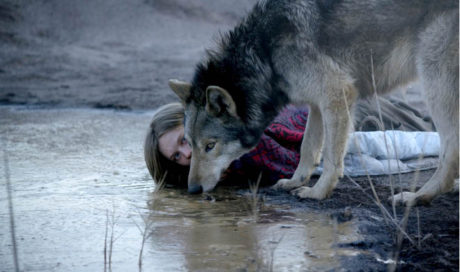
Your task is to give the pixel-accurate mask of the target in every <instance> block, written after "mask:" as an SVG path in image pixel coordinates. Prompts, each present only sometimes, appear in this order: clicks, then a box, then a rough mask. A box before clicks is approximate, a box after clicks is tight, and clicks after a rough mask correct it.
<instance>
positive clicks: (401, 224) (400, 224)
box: [343, 51, 423, 271]
mask: <svg viewBox="0 0 460 272" xmlns="http://www.w3.org/2000/svg"><path fill="white" fill-rule="evenodd" d="M370 61H371V77H372V78H371V79H372V87H373V91H374V99H375V101H376V104H377V111H378V114H379V118H378V119H377V118H375V119H377V120H375V119H373V121H374V122H376V123H377V124H378V127H379V128H381V130H382V131H383V130H384V129H385V128H384V126H383V117H382V110H381V107H380V103H379V100H378V96H377V87H376V83H375V73H374V61H373V57H372V51H371V59H370ZM343 95H344V99H345V103H346V106H347V111H348V114H349V118H350V120H352V119H351V118H352V117H351V111H350V109H349V105H348V104H347V100H346V95H345V91H344V90H343ZM355 141H356V139H355ZM384 142H385V147H386V150H387V152H388V153H389V152H390V151H389V150H390V148H389V145H388V141H387V138H386V134H385V133H384ZM393 143H394V141H393ZM355 145H356V147H357V149H358V153H359V154H358V155H359V156H360V157H361V158H362V154H361V153H360V150H359V145H358V144H357V143H356V142H355ZM393 149H394V150H395V156H396V159H398V157H399V155H398V149H397V148H396V145H395V146H393ZM419 159H423V152H422V154H421V155H420V158H419ZM361 165H362V167H363V168H364V170H365V172H366V177H367V180H368V182H369V186H370V188H371V191H372V195H369V194H368V193H366V191H365V190H364V188H362V187H361V186H360V185H359V184H358V183H357V182H356V181H354V180H353V179H352V178H351V177H349V176H347V178H348V179H349V180H350V181H351V182H352V183H353V184H355V185H356V186H357V187H358V188H360V190H361V191H362V192H363V194H365V195H366V196H368V197H369V198H370V199H371V200H372V201H373V202H374V203H375V205H376V206H377V207H378V208H379V209H380V211H381V213H382V216H383V218H384V219H385V222H387V224H389V225H391V226H393V227H394V228H395V231H396V237H397V239H396V250H395V251H394V253H393V261H394V262H392V263H391V264H389V266H388V270H389V271H395V270H396V268H397V265H398V260H399V253H400V250H401V245H402V241H403V239H404V238H406V239H407V240H408V241H409V242H410V243H411V244H412V245H413V246H415V247H417V248H418V249H420V248H421V240H420V237H421V233H420V227H418V235H417V236H418V241H417V242H416V241H414V239H412V238H411V237H410V236H409V234H408V233H407V232H406V227H407V221H408V218H409V214H410V212H411V208H412V205H407V206H406V208H405V211H404V214H403V217H402V219H401V221H399V220H398V214H397V212H396V207H395V201H392V202H391V209H392V214H391V213H390V212H389V211H388V210H387V209H386V207H385V206H384V205H383V204H382V201H381V200H380V199H379V197H378V195H377V192H376V190H375V186H374V184H373V182H372V179H371V177H370V175H369V174H368V171H367V168H366V166H365V164H364V162H363V160H361ZM397 167H398V170H399V171H398V172H399V174H398V178H399V183H400V191H402V181H401V171H400V166H399V163H398V164H397ZM388 168H389V169H390V162H389V161H388ZM419 172H420V170H416V172H415V176H414V180H413V182H412V184H411V190H410V191H411V192H414V191H415V185H416V183H417V180H418V177H419ZM388 177H389V182H390V192H391V197H392V198H394V196H395V188H394V187H395V184H394V182H393V176H392V175H391V174H389V175H388ZM417 222H418V226H419V225H420V223H419V222H420V220H419V214H418V210H417Z"/></svg>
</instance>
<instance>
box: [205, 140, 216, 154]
mask: <svg viewBox="0 0 460 272" xmlns="http://www.w3.org/2000/svg"><path fill="white" fill-rule="evenodd" d="M214 146H216V142H212V143H209V144H207V145H206V148H205V151H206V152H209V151H211V150H212V149H213V148H214Z"/></svg>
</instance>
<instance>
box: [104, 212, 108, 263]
mask: <svg viewBox="0 0 460 272" xmlns="http://www.w3.org/2000/svg"><path fill="white" fill-rule="evenodd" d="M105 218H106V219H105V238H104V272H107V236H108V234H109V210H108V209H107V210H106V214H105Z"/></svg>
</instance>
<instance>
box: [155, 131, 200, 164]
mask: <svg viewBox="0 0 460 272" xmlns="http://www.w3.org/2000/svg"><path fill="white" fill-rule="evenodd" d="M158 149H159V150H160V153H161V154H162V155H163V156H165V157H166V158H168V159H170V160H171V161H173V162H175V163H178V164H180V165H183V166H188V165H190V160H191V159H192V148H191V147H190V145H189V144H188V143H187V141H186V140H185V138H184V127H183V126H178V127H176V128H175V129H173V130H170V131H168V132H166V133H165V134H163V135H161V137H160V138H159V139H158Z"/></svg>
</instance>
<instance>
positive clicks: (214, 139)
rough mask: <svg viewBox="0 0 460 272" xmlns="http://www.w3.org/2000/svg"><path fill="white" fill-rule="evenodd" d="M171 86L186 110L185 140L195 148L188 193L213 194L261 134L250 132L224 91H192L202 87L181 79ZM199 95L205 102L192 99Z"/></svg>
mask: <svg viewBox="0 0 460 272" xmlns="http://www.w3.org/2000/svg"><path fill="white" fill-rule="evenodd" d="M169 86H170V87H171V89H172V90H173V91H174V92H175V93H176V94H177V95H178V96H179V98H180V99H181V101H182V103H183V105H184V107H185V119H184V128H185V138H186V140H187V141H188V142H189V144H190V145H191V147H192V161H191V165H190V172H189V176H188V190H189V192H190V193H201V192H202V191H204V192H206V191H210V190H212V189H213V188H214V187H215V186H216V184H217V183H218V181H219V179H220V177H221V175H222V173H223V171H225V170H226V169H227V168H228V167H229V165H230V163H231V162H232V161H234V160H235V159H237V158H239V157H240V156H242V155H243V154H244V153H246V152H247V151H249V149H250V148H252V147H254V146H255V145H256V144H257V141H258V139H259V137H260V135H254V133H253V132H250V131H248V127H247V125H246V124H245V123H244V122H243V120H242V119H241V118H240V117H239V116H238V113H237V109H236V106H237V105H236V104H235V101H234V100H233V98H232V97H231V95H230V94H229V93H228V92H227V91H226V90H225V89H223V88H221V87H219V86H207V87H206V89H205V90H193V89H194V88H199V87H197V86H193V85H191V84H189V83H185V82H181V81H178V80H170V81H169ZM196 92H199V93H203V94H205V97H204V101H197V100H200V99H196V97H193V93H196ZM201 100H203V99H201ZM260 134H261V133H260ZM254 136H255V137H254Z"/></svg>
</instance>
